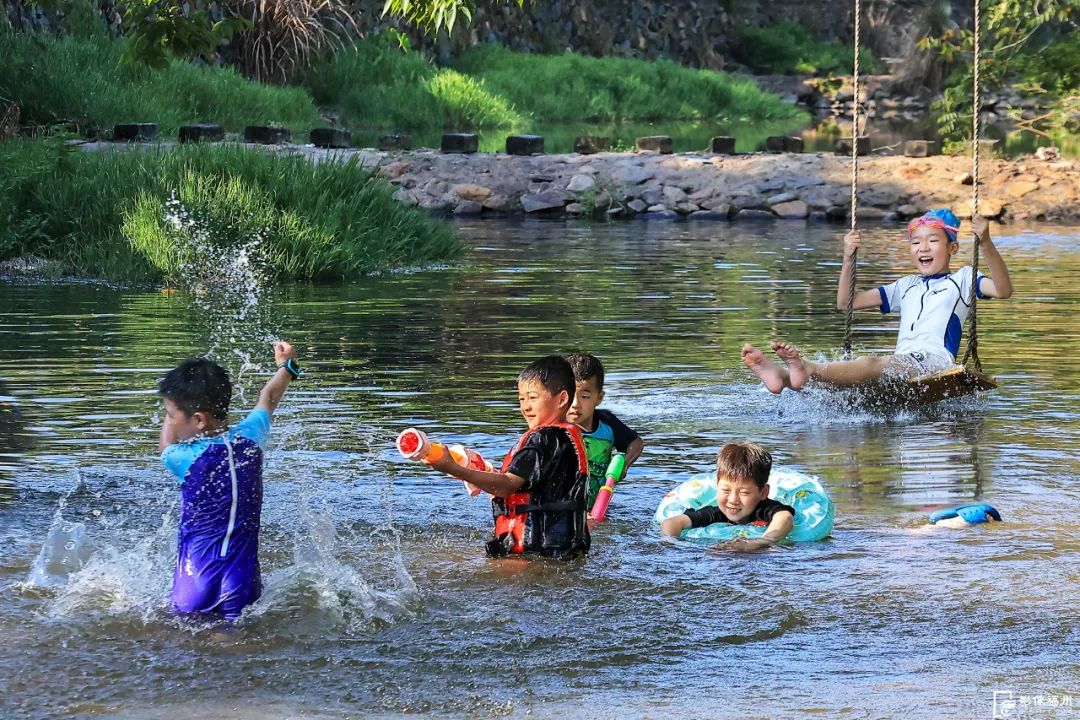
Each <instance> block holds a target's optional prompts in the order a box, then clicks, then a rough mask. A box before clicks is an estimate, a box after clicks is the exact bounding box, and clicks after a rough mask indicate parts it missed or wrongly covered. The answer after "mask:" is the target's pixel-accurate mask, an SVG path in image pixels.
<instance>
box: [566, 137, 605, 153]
mask: <svg viewBox="0 0 1080 720" xmlns="http://www.w3.org/2000/svg"><path fill="white" fill-rule="evenodd" d="M610 148H611V138H609V137H604V136H602V135H579V136H577V137H576V138H574V152H576V153H580V154H582V155H592V154H594V153H598V152H604V151H605V150H609V149H610Z"/></svg>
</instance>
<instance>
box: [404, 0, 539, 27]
mask: <svg viewBox="0 0 1080 720" xmlns="http://www.w3.org/2000/svg"><path fill="white" fill-rule="evenodd" d="M508 1H509V0H508ZM512 1H513V2H516V3H517V5H518V7H521V6H522V4H523V3H524V0H512ZM473 8H474V5H473V3H472V2H471V0H386V4H385V5H384V6H383V15H390V16H393V17H399V18H402V19H403V20H405V21H407V22H410V23H412V24H414V25H416V26H417V27H419V28H421V29H422V30H423V31H424V32H426V33H430V34H432V35H434V34H436V33H438V32H439V30H442V29H444V28H445V29H446V32H448V33H451V32H453V31H454V25H455V24H456V23H457V20H458V17H459V16H460V17H463V18H465V22H466V23H469V22H472V14H473Z"/></svg>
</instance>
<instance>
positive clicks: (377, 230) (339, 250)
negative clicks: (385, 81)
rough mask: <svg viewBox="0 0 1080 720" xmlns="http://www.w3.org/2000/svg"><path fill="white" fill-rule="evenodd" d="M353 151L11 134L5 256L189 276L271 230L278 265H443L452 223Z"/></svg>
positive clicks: (317, 275) (4, 177) (299, 270)
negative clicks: (321, 154) (85, 143)
mask: <svg viewBox="0 0 1080 720" xmlns="http://www.w3.org/2000/svg"><path fill="white" fill-rule="evenodd" d="M392 195H393V188H392V186H390V185H389V184H388V183H386V182H384V181H382V180H380V179H378V178H376V177H374V176H373V175H372V173H371V172H370V171H369V170H366V169H364V168H362V167H360V166H359V165H358V164H357V163H356V161H355V160H353V161H341V162H334V161H327V162H321V163H318V164H314V163H311V162H310V161H309V160H307V159H306V158H302V157H281V156H275V155H271V154H268V153H262V152H253V151H250V150H246V149H244V148H241V147H235V146H228V145H217V146H194V147H191V146H185V147H180V148H178V149H174V150H170V151H161V150H157V149H149V150H144V151H137V150H132V151H114V152H100V153H87V152H83V151H80V150H78V149H74V148H71V147H68V146H65V145H63V144H61V143H58V142H56V141H54V140H18V141H8V142H5V143H2V144H0V260H3V259H8V258H12V257H20V256H27V255H35V256H38V257H42V258H45V259H49V260H53V261H55V262H57V263H59V264H60V265H61V266H62V267H63V268H64V269H65V270H66V271H68V272H70V273H73V274H77V275H82V276H89V277H97V278H107V279H115V280H142V279H158V278H163V277H177V275H178V274H180V273H182V272H183V269H184V267H185V263H186V261H187V260H188V259H189V258H190V256H191V252H192V247H193V243H196V242H211V243H214V244H215V245H219V246H220V247H221V248H223V249H225V250H228V249H229V248H231V247H236V246H238V245H239V244H241V243H249V242H251V241H252V240H253V239H254V238H257V239H258V249H257V254H258V256H259V260H260V262H262V263H263V266H264V269H265V271H266V272H267V274H269V275H271V276H274V277H279V278H287V279H334V278H347V277H351V276H354V275H357V274H359V273H365V272H372V271H379V270H386V269H392V268H398V267H403V266H411V265H419V264H428V263H433V262H442V261H446V260H449V259H452V258H454V257H456V256H457V255H458V254H459V253H460V252H461V249H462V246H461V244H460V243H459V241H458V240H457V239H456V238H455V236H454V234H453V232H452V230H451V229H450V228H449V226H447V225H445V224H443V223H440V222H436V221H434V220H432V219H431V218H430V217H429V216H428V215H427V213H425V212H424V211H422V210H418V209H416V208H411V207H407V206H405V205H402V204H401V203H398V202H396V201H395V200H394V199H393V197H392Z"/></svg>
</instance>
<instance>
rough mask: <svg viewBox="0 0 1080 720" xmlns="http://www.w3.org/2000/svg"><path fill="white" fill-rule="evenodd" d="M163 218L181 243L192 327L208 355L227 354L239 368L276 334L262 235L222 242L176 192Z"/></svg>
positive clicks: (184, 283) (247, 363)
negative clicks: (199, 331) (202, 335)
mask: <svg viewBox="0 0 1080 720" xmlns="http://www.w3.org/2000/svg"><path fill="white" fill-rule="evenodd" d="M165 221H166V223H167V224H168V225H169V227H170V228H171V229H172V231H173V235H174V237H175V238H176V241H177V242H179V243H183V244H184V245H185V246H186V250H187V252H182V253H181V256H182V257H184V258H185V261H184V262H183V263H182V264H181V266H180V278H179V279H180V282H181V283H182V284H183V285H184V286H185V287H186V288H187V289H188V290H190V291H191V293H192V296H193V298H194V302H193V305H192V307H193V310H194V311H195V313H194V314H195V317H193V318H192V324H193V326H195V327H200V328H205V329H206V333H207V335H208V342H207V348H208V351H209V352H208V354H209V355H210V356H211V357H214V356H219V355H222V354H229V353H231V354H234V355H236V356H237V357H238V359H239V360H240V362H241V365H242V366H247V365H250V355H251V352H252V350H253V349H254V348H256V347H258V348H260V350H261V349H262V348H264V347H265V344H266V343H267V342H271V341H272V340H274V338H275V335H274V333H273V332H272V331H270V329H269V328H270V323H271V318H270V315H269V313H268V312H267V310H266V302H265V300H266V298H265V292H264V288H265V285H266V281H267V279H268V277H269V276H268V273H267V270H266V263H265V260H264V255H265V250H264V240H265V237H264V234H263V233H262V232H256V233H255V234H253V235H252V236H251V237H248V238H245V239H242V240H240V241H238V242H227V241H226V240H225V239H224V238H222V237H221V233H218V232H216V231H215V230H214V229H213V228H211V227H210V224H209V223H207V222H206V221H205V220H202V219H200V218H198V217H196V216H195V215H193V213H191V212H190V211H189V210H188V209H187V208H186V207H185V206H184V204H183V203H182V202H181V201H180V200H179V199H178V198H177V197H176V196H175V195H173V197H171V198H170V200H169V202H168V203H167V204H166V212H165Z"/></svg>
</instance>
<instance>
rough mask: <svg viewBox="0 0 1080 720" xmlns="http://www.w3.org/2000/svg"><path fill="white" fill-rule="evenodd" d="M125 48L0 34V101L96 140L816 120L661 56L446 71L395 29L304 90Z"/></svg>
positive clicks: (497, 63) (503, 57)
mask: <svg viewBox="0 0 1080 720" xmlns="http://www.w3.org/2000/svg"><path fill="white" fill-rule="evenodd" d="M122 51H123V44H122V43H121V42H120V41H117V40H113V39H110V38H108V37H106V36H105V35H103V34H97V35H94V34H92V33H91V34H85V35H81V36H68V37H64V38H56V37H53V36H52V35H49V34H47V33H12V32H0V57H3V58H4V62H2V63H0V97H5V98H8V99H10V100H13V101H15V103H16V104H17V105H19V107H20V108H21V110H22V118H23V122H24V123H27V124H30V125H52V124H54V123H58V122H72V123H74V124H75V125H76V126H77V128H78V130H79V131H80V132H81V133H82V134H88V135H94V134H97V133H100V132H102V131H106V130H108V129H110V128H111V127H112V125H113V124H115V123H117V122H157V123H158V124H159V126H160V130H161V134H162V136H163V137H166V138H169V137H174V136H175V133H176V129H177V128H178V127H179V126H180V125H184V124H190V123H194V122H214V123H218V124H221V125H223V126H224V127H225V128H226V129H227V130H231V131H240V130H242V129H243V128H244V126H246V125H250V124H261V125H265V124H276V125H284V126H286V127H289V128H292V129H293V130H297V131H306V130H308V129H310V128H311V127H315V126H317V125H320V124H325V123H324V122H322V121H320V120H319V116H318V113H317V111H316V105H319V106H323V107H326V108H328V109H330V110H331V111H333V112H335V113H337V114H339V115H340V117H341V119H342V121H343V124H344V125H345V126H347V127H352V128H357V129H361V128H364V129H372V128H377V129H380V130H397V129H402V130H415V131H420V130H424V129H430V130H437V129H443V128H458V129H469V128H473V129H502V130H523V129H528V128H529V127H530V126H533V127H536V126H538V125H545V126H550V125H553V124H559V123H582V122H588V123H635V122H636V123H642V122H657V121H694V122H698V121H700V122H717V123H727V122H737V121H740V120H741V121H746V120H750V121H754V122H757V121H773V122H775V121H781V122H783V121H790V122H791V123H792V124H793V125H797V124H798V123H799V122H801V121H803V120H805V118H806V115H805V113H803V112H802V111H800V110H798V109H796V108H794V107H793V106H791V105H788V104H786V103H784V102H782V101H781V100H780V99H779V98H778V97H776V96H775V95H771V94H769V93H766V92H763V91H762V90H760V89H759V88H758V87H757V86H756V85H755V84H754V83H752V82H749V81H746V80H740V79H737V78H734V77H731V76H729V75H726V74H724V73H718V72H711V71H707V70H695V69H691V68H684V67H682V66H680V65H677V64H675V63H672V62H668V61H662V60H661V61H656V62H645V61H641V60H629V59H622V58H591V57H585V56H581V55H575V54H572V53H565V54H562V55H530V54H524V53H516V52H511V51H510V50H507V49H505V48H503V47H500V46H495V45H488V46H481V47H478V48H475V49H473V50H472V51H470V52H468V53H466V54H465V55H464V56H463V57H462V58H460V59H459V61H458V62H457V64H456V66H455V67H454V68H442V67H436V66H435V65H434V64H433V63H431V62H430V61H429V60H427V59H426V58H425V57H424V56H422V55H420V54H419V53H416V52H413V51H410V50H403V49H401V48H400V47H399V46H398V44H397V42H396V41H395V39H394V37H392V36H390V35H388V34H387V35H381V36H372V37H369V38H366V39H364V40H362V41H360V42H359V43H358V44H357V45H356V46H355V47H354V48H350V49H348V50H344V51H339V52H336V53H334V54H332V55H330V56H328V57H327V58H324V59H323V60H321V61H319V62H317V63H316V64H315V66H314V67H312V68H311V69H310V70H309V71H308V72H307V73H306V74H305V75H304V77H302V78H301V80H300V86H298V87H276V86H270V85H264V84H260V83H256V82H252V81H250V80H247V79H245V78H243V77H241V76H240V75H238V74H237V73H236V72H235V71H234V70H232V69H230V68H225V67H218V68H208V67H204V66H200V65H197V64H194V63H182V62H172V63H170V64H169V65H168V66H167V67H166V68H164V69H162V70H154V69H151V68H147V67H142V66H133V65H130V64H125V63H123V62H121V55H122Z"/></svg>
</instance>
